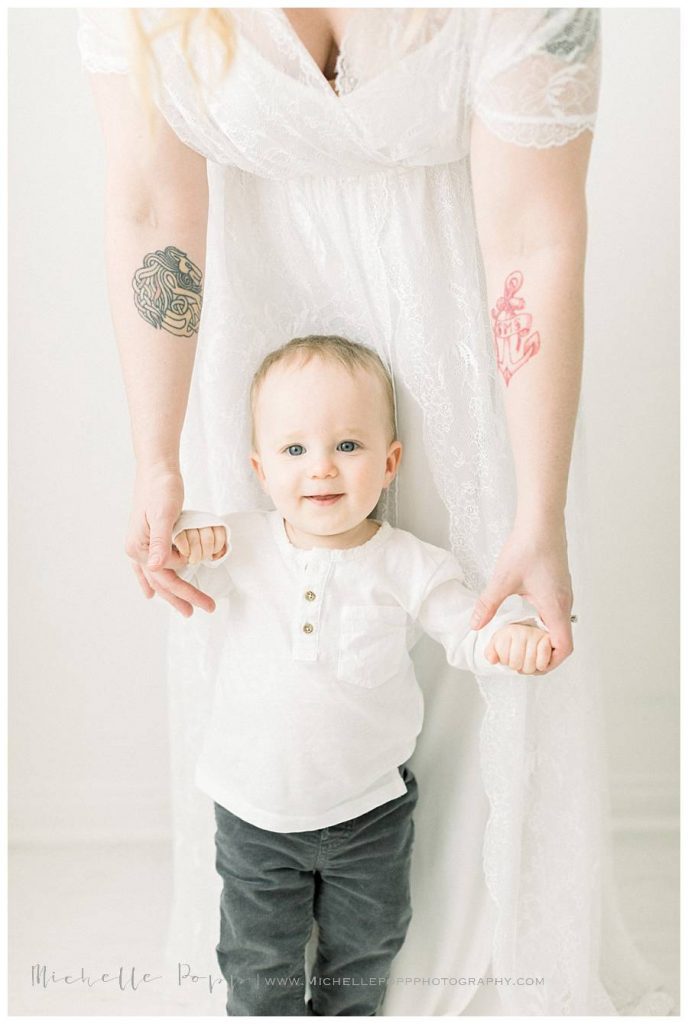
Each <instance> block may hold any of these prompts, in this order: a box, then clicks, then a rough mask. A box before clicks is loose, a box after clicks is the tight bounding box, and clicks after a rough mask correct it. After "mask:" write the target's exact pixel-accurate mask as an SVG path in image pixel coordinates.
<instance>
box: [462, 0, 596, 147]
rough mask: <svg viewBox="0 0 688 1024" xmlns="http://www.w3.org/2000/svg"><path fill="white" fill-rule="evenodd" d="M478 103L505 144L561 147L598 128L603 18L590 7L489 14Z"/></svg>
mask: <svg viewBox="0 0 688 1024" xmlns="http://www.w3.org/2000/svg"><path fill="white" fill-rule="evenodd" d="M483 19H484V20H483V24H482V30H481V31H480V32H479V34H478V40H477V50H478V55H477V58H476V59H475V60H474V69H475V70H474V73H473V80H472V87H471V108H472V113H473V114H476V115H477V116H478V117H479V118H480V120H481V121H482V122H483V123H484V124H485V125H486V126H487V127H488V128H489V129H490V131H492V132H494V134H495V135H497V136H499V138H501V139H504V141H506V142H512V143H515V144H516V145H519V146H534V147H536V148H542V149H544V148H546V147H548V146H561V145H563V144H564V143H566V142H569V141H570V140H571V139H573V138H575V137H576V136H577V135H579V134H580V133H581V132H582V131H584V130H585V129H586V128H587V129H590V130H591V131H592V130H594V125H595V114H596V111H597V97H598V93H599V78H600V63H601V62H600V57H601V40H600V24H599V22H600V16H599V10H598V9H596V8H590V7H578V8H570V7H568V8H567V7H554V8H523V7H521V8H518V7H514V8H496V9H492V10H487V11H484V12H483Z"/></svg>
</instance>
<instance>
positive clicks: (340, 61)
mask: <svg viewBox="0 0 688 1024" xmlns="http://www.w3.org/2000/svg"><path fill="white" fill-rule="evenodd" d="M273 10H274V11H275V13H276V14H277V16H278V17H279V18H280V20H281V21H282V22H283V24H284V25H285V27H286V29H287V31H288V32H289V34H290V35H291V37H292V39H293V41H294V44H295V46H296V47H297V49H298V51H299V53H300V54H301V57H302V59H303V60H304V62H305V63H306V64H307V65H309V66H310V67H311V69H312V70H313V71H314V73H315V76H316V77H317V78H318V80H319V81H320V82H321V83H322V84H323V86H325V87H326V88H327V91H328V93H330V95H332V96H333V97H334V98H335V99H338V100H339V99H341V98H342V95H343V93H342V90H341V84H342V78H343V76H344V75H345V73H346V72H345V70H344V69H345V66H346V60H347V56H346V55H347V49H348V44H349V39H350V36H351V30H352V26H353V24H354V22H355V21H356V20H357V19H358V18H360V16H361V14H362V13H363V12H365V10H366V8H365V7H358V8H356V9H355V10H353V11H352V13H351V14H350V15H349V20H348V21H347V23H346V28H345V29H344V32H343V33H342V40H341V43H340V45H339V47H338V49H339V53H338V54H337V59H336V61H335V74H334V78H328V77H327V75H326V74H325V72H324V71H323V70H322V68H321V67H320V65H319V64H318V62H317V60H316V59H315V57H314V56H313V54H312V53H311V52H310V50H309V49H308V47H307V46H306V44H305V43H304V41H303V39H302V38H301V36H300V35H299V34H298V32H297V31H296V29H295V27H294V26H293V25H292V23H291V21H290V20H289V18H288V17H287V14H286V12H285V10H284V8H283V7H274V8H273Z"/></svg>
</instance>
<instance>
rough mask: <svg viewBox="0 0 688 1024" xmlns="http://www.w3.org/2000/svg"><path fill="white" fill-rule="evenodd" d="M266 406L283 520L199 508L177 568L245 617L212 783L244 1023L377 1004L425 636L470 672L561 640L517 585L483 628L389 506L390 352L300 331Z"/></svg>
mask: <svg viewBox="0 0 688 1024" xmlns="http://www.w3.org/2000/svg"><path fill="white" fill-rule="evenodd" d="M251 408H252V416H253V437H252V452H251V454H250V461H251V465H252V467H253V470H254V471H255V473H256V475H257V477H258V479H259V481H260V483H261V485H262V487H263V489H264V490H265V492H266V493H267V494H268V495H269V497H270V499H271V501H272V503H273V504H274V506H275V508H274V510H271V511H262V510H258V511H251V512H236V513H231V514H229V515H220V516H215V515H212V514H209V513H205V512H198V511H189V510H185V511H184V512H182V514H181V516H180V517H179V519H178V520H177V523H176V524H175V526H174V530H173V543H174V545H175V548H176V552H178V554H177V553H176V552H175V553H174V554H173V557H172V559H171V560H170V561H168V562H167V563H166V565H167V567H168V568H174V569H176V570H177V572H178V573H179V575H180V576H181V577H182V578H183V579H185V580H188V581H189V582H191V583H193V584H194V585H195V586H197V587H198V588H199V589H201V590H203V591H205V592H206V593H208V594H210V596H211V597H213V598H216V599H218V600H219V601H221V614H223V615H225V616H226V628H225V623H224V622H223V632H224V633H225V634H226V641H225V644H224V651H223V655H222V659H223V660H222V664H221V665H220V670H219V676H218V678H219V682H218V686H217V690H216V694H215V701H214V706H213V711H212V715H211V719H210V724H209V728H208V731H207V734H206V737H205V744H204V748H203V752H202V754H201V757H200V759H199V762H198V765H197V769H196V782H197V784H198V785H199V787H200V788H201V789H202V790H203V791H204V792H206V793H207V794H209V795H210V796H211V797H212V798H213V800H214V803H215V815H216V822H217V833H216V845H217V862H216V863H217V868H218V871H219V873H220V875H221V876H222V878H223V881H224V887H223V893H222V904H221V935H220V942H219V944H218V946H217V953H218V959H219V962H220V966H221V968H222V971H223V974H224V976H225V978H226V979H227V983H228V987H229V999H228V1013H230V1014H231V1015H233V1016H238V1015H246V1016H265V1015H274V1016H285V1015H286V1016H294V1015H304V1014H305V1015H309V1014H315V1015H320V1016H333V1015H334V1016H339V1015H347V1016H357V1015H360V1016H371V1015H374V1014H375V1013H376V1011H377V1010H378V1008H379V1006H380V1004H381V1001H382V998H383V995H384V987H383V986H382V982H383V981H384V979H385V978H386V977H387V975H388V974H389V969H390V965H391V962H392V960H393V958H394V956H395V955H396V953H397V952H398V950H399V949H400V948H401V945H402V944H403V941H404V938H405V935H406V931H407V928H408V925H409V922H410V919H411V907H410V899H409V867H410V858H411V849H412V845H413V820H412V812H413V808H414V806H415V802H416V799H417V795H418V794H417V785H416V780H415V778H414V776H413V773H412V772H411V770H410V769H409V767H408V765H406V764H405V762H406V761H407V760H408V758H410V756H411V754H412V753H413V750H414V747H415V743H416V737H417V735H418V733H419V732H420V730H421V726H422V721H423V696H422V692H421V689H420V686H419V684H418V682H417V680H416V676H415V673H414V666H413V661H412V660H411V657H410V653H409V652H410V650H411V648H412V646H413V644H414V643H415V642H416V641H417V640H418V638H419V636H420V635H421V633H422V632H425V633H427V634H429V635H430V636H431V637H433V638H434V639H435V640H437V641H439V643H440V644H442V646H443V647H444V649H445V651H446V656H447V659H448V661H449V662H450V664H452V665H454V666H456V667H457V668H460V669H465V670H467V671H470V672H474V673H478V674H481V675H488V676H489V675H492V674H495V675H497V674H506V675H511V676H515V675H516V674H518V673H522V674H526V675H530V674H533V673H534V672H537V671H540V672H541V671H543V670H544V669H546V668H547V666H548V665H549V661H550V657H551V654H552V648H551V644H550V639H549V635H548V633H547V630H546V627H545V624H544V623H543V622H542V620H541V619H540V618H539V616H538V614H537V611H536V609H535V608H533V607H532V606H531V605H530V604H529V603H528V602H527V601H525V600H524V599H523V598H522V597H519V596H517V595H513V596H512V597H510V598H508V599H507V600H506V601H504V602H503V603H502V605H501V606H500V608H499V609H498V611H497V613H496V615H495V616H494V618H493V619H492V621H491V622H490V623H488V625H487V626H485V627H484V628H483V629H481V630H479V631H473V630H471V629H470V628H469V622H470V617H471V613H472V610H473V606H474V604H475V600H476V595H475V594H474V593H473V592H471V591H470V590H468V589H467V588H466V586H465V585H464V582H463V574H462V571H461V567H460V565H459V564H458V562H457V561H456V559H455V557H454V555H453V554H452V553H451V552H449V551H445V550H443V549H442V548H439V547H436V546H434V545H432V544H429V543H426V542H424V541H421V540H419V539H418V538H417V537H415V536H414V535H413V534H411V533H409V532H408V531H405V530H401V529H397V528H395V527H392V526H391V525H390V524H389V523H387V522H384V521H380V520H378V519H374V518H371V514H372V513H373V511H374V510H375V507H376V505H377V503H378V500H379V498H380V495H381V493H382V491H383V490H384V489H385V488H387V487H389V485H390V483H391V482H392V480H393V479H394V477H395V475H396V473H397V470H398V467H399V463H400V459H401V454H402V445H401V442H400V441H399V440H398V439H397V436H396V426H395V407H394V392H393V386H392V381H391V379H390V377H389V374H388V373H387V370H386V369H385V367H384V365H383V363H382V362H381V360H380V359H379V357H378V356H377V355H376V354H375V353H374V352H373V351H372V350H370V349H368V348H365V347H364V346H361V345H358V344H356V343H353V342H350V341H347V340H346V339H344V338H339V337H335V336H329V337H315V336H312V337H309V338H297V339H294V340H292V341H291V342H289V343H288V344H287V345H284V346H283V347H282V348H280V349H278V350H277V351H275V352H272V353H271V354H270V355H268V356H267V357H266V358H265V360H264V361H263V363H262V364H261V366H260V368H259V369H258V371H257V373H256V375H255V377H254V380H253V384H252V388H251ZM218 610H220V609H218ZM313 918H315V920H316V921H317V922H318V928H319V939H320V942H319V946H318V952H317V957H316V961H315V964H314V967H313V974H312V976H311V977H310V979H309V980H310V984H311V990H312V998H311V1000H309V1002H308V1004H307V1005H304V994H303V984H304V950H305V945H306V942H307V940H308V938H309V935H310V930H311V927H312V924H313ZM284 978H287V979H292V980H287V981H285V980H280V979H284ZM293 979H296V980H295V981H294V980H293ZM299 986H300V987H299Z"/></svg>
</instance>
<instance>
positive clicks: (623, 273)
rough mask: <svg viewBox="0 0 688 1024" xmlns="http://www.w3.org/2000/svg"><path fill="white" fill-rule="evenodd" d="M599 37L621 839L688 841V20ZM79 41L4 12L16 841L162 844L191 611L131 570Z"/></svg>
mask: <svg viewBox="0 0 688 1024" xmlns="http://www.w3.org/2000/svg"><path fill="white" fill-rule="evenodd" d="M602 24H603V29H602V31H603V78H602V95H601V106H600V113H599V118H598V126H597V132H596V138H595V142H594V145H593V152H592V160H591V166H590V173H589V179H588V197H589V225H590V226H589V249H588V270H587V293H586V294H587V299H586V352H585V365H584V382H583V405H584V408H585V416H586V433H587V442H588V447H589V466H590V500H591V503H592V514H591V515H590V517H589V522H590V536H589V554H590V564H591V566H593V567H594V570H595V572H596V576H595V579H594V580H593V581H592V588H591V589H592V591H593V596H594V611H595V619H596V628H597V629H598V630H599V633H600V637H601V643H600V645H599V646H600V650H601V652H602V656H603V658H604V665H603V672H602V673H601V677H602V678H603V679H604V680H605V702H606V706H607V708H608V714H607V734H608V749H609V757H610V771H611V783H612V803H613V807H614V811H615V820H616V823H617V824H618V825H619V827H623V826H626V825H639V826H640V827H643V828H664V827H667V826H668V827H675V826H676V824H677V820H678V685H679V664H678V635H679V634H678V429H677V428H678V398H679V394H678V391H679V374H678V326H679V325H678V315H679V304H678V279H679V278H678V274H679V262H678V256H679V252H678V249H679V224H678V212H679V205H678V188H679V179H678V149H679V126H678V111H679V108H678V99H679V97H678V84H679V77H678V76H679V66H678V54H679V15H678V11H677V10H674V9H663V10H654V9H642V8H641V9H637V8H636V9H619V10H615V9H604V11H603V19H602ZM75 34H76V13H75V11H74V10H73V9H57V10H50V9H31V10H26V11H21V10H18V9H13V10H11V11H10V14H9V46H10V77H9V100H10V138H9V142H10V158H9V190H10V191H9V215H10V240H9V274H10V279H9V295H10V299H11V306H10V320H9V340H10V374H9V384H10V431H11V452H10V518H9V524H10V607H11V613H10V630H11V638H12V639H11V656H10V829H11V837H12V838H14V839H15V840H17V841H37V842H61V841H65V842H72V841H79V840H89V839H100V840H102V839H106V840H107V839H111V840H113V841H129V840H137V839H159V838H166V837H167V836H168V835H169V801H168V793H167V737H166V721H167V717H166V714H167V713H166V706H165V682H164V675H163V666H164V644H163V634H164V630H165V624H166V621H167V616H168V614H176V613H173V612H168V606H167V605H166V604H164V603H163V602H161V601H160V600H159V599H157V598H156V599H154V600H153V601H151V602H146V601H145V600H144V598H143V596H142V595H141V592H140V590H139V587H138V584H137V583H136V580H135V577H134V575H133V572H132V571H131V569H130V567H129V563H128V559H127V558H126V556H125V554H124V547H123V545H124V535H125V530H126V524H127V519H128V515H129V500H130V494H131V487H132V479H133V475H132V474H133V462H132V456H131V445H130V440H129V421H128V415H127V408H126V401H125V395H124V389H123V384H122V381H121V375H120V368H119V362H118V357H117V351H116V346H115V340H114V336H113V329H112V325H111V322H110V316H109V310H108V304H107V295H106V281H105V270H104V243H103V190H104V158H103V143H102V139H101V135H100V129H99V126H98V122H97V119H96V114H95V110H94V107H93V104H92V101H91V96H90V92H89V89H88V82H87V78H86V74H85V73H82V72H81V70H80V66H79V56H78V51H77V47H76V35H75ZM48 82H49V83H50V87H49V88H47V89H46V83H48ZM574 589H575V580H574ZM196 614H203V613H202V612H199V611H197V612H196Z"/></svg>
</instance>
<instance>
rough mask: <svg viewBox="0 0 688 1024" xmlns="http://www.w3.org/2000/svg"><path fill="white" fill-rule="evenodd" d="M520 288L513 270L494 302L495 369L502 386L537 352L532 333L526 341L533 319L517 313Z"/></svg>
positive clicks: (522, 301) (536, 340) (520, 277)
mask: <svg viewBox="0 0 688 1024" xmlns="http://www.w3.org/2000/svg"><path fill="white" fill-rule="evenodd" d="M522 284H523V274H522V273H521V271H520V270H514V271H513V272H512V273H511V274H509V276H508V277H507V279H506V281H505V282H504V295H503V296H501V297H500V298H498V299H497V308H496V309H493V310H492V313H491V315H492V319H493V321H494V324H493V328H492V329H493V332H494V340H495V349H496V351H497V366H498V367H499V370H500V372H501V374H502V376H503V377H504V380H505V382H506V386H507V387H508V386H509V381H510V380H511V378H512V377H513V375H514V374H515V373H516V371H517V370H519V369H520V368H521V367H522V366H523V365H524V363H527V362H528V360H529V359H530V358H531V357H532V356H534V355H536V354H537V353H538V352H539V351H540V334H539V332H538V331H535V333H534V334H531V335H530V337H527V335H528V333H529V331H530V328H531V325H532V323H533V318H532V316H531V315H530V313H522V312H520V311H521V310H522V309H523V307H524V306H525V299H522V298H518V297H517V296H516V292H517V291H518V290H519V289H520V287H521V285H522Z"/></svg>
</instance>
